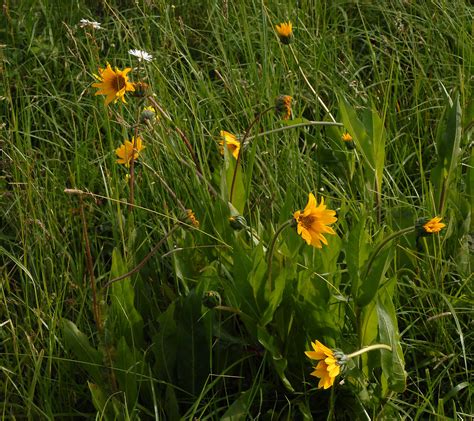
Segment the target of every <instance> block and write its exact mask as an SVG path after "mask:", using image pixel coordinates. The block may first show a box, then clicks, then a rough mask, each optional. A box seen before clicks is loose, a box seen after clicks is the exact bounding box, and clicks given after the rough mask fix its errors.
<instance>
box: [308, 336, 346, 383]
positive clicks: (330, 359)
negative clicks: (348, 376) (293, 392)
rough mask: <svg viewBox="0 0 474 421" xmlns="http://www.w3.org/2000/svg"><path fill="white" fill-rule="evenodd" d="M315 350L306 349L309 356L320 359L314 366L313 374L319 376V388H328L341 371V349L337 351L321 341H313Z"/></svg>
mask: <svg viewBox="0 0 474 421" xmlns="http://www.w3.org/2000/svg"><path fill="white" fill-rule="evenodd" d="M311 346H312V347H313V350H314V351H305V354H306V356H307V357H308V358H311V359H312V360H319V362H318V365H317V366H316V367H314V371H313V372H312V373H311V375H312V376H315V377H319V379H320V380H319V384H318V388H324V389H328V388H330V387H331V386H332V385H333V384H334V380H335V379H336V377H337V376H338V375H339V373H340V372H341V365H342V364H343V363H342V358H341V359H340V358H339V355H338V354H340V351H339V352H335V351H333V350H331V349H329V348H328V347H326V346H324V345H323V344H322V343H321V342H319V341H314V342H311Z"/></svg>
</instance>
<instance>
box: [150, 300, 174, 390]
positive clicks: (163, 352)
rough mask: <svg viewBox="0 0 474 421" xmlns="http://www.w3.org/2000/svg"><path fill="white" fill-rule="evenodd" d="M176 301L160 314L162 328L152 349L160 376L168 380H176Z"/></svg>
mask: <svg viewBox="0 0 474 421" xmlns="http://www.w3.org/2000/svg"><path fill="white" fill-rule="evenodd" d="M175 305H176V301H175V302H172V303H171V304H170V305H169V306H168V308H167V309H166V310H165V311H164V312H163V313H161V314H160V315H159V316H158V323H159V326H160V329H159V331H158V333H157V334H156V335H154V336H153V346H152V351H153V354H154V357H155V367H154V371H155V372H156V374H157V376H158V378H160V379H163V380H165V381H168V382H173V381H175V369H176V349H177V346H178V337H177V328H176V321H175V319H174V312H175Z"/></svg>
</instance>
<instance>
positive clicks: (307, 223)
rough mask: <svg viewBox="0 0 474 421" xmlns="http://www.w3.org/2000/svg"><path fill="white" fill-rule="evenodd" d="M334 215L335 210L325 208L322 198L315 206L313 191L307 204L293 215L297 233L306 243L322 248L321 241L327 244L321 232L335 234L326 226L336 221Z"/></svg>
mask: <svg viewBox="0 0 474 421" xmlns="http://www.w3.org/2000/svg"><path fill="white" fill-rule="evenodd" d="M335 215H336V212H335V211H333V210H327V209H326V205H325V204H324V198H321V203H320V204H319V206H316V198H315V197H314V195H313V193H310V194H309V199H308V204H307V205H306V207H305V209H304V211H296V212H295V213H294V214H293V217H294V218H295V220H296V222H297V224H298V227H297V230H298V234H300V235H301V237H303V239H304V240H305V241H306V243H307V244H311V245H312V246H314V247H317V248H319V249H320V248H322V245H321V242H322V243H324V244H326V245H327V244H328V242H327V240H326V238H325V237H324V235H323V234H332V235H335V234H336V233H335V232H334V230H333V229H332V228H331V227H329V226H328V225H330V224H332V223H334V222H336V221H337V218H336V217H335Z"/></svg>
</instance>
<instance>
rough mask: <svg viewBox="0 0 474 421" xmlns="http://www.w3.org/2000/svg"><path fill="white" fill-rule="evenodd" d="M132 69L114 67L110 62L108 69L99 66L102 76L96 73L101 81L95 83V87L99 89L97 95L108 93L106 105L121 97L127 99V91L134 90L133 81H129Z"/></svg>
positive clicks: (123, 99) (123, 100)
mask: <svg viewBox="0 0 474 421" xmlns="http://www.w3.org/2000/svg"><path fill="white" fill-rule="evenodd" d="M130 70H132V69H131V68H130V67H128V68H126V69H124V70H119V69H117V68H115V71H114V70H113V69H112V67H111V66H110V64H109V63H107V68H106V69H101V68H99V73H100V76H97V75H94V76H95V77H96V79H98V80H99V81H100V82H97V83H93V84H92V86H93V87H94V88H98V89H99V90H98V91H97V92H96V93H95V94H96V95H107V96H106V98H105V105H109V104H110V103H111V102H112V101H113V102H116V101H117V100H118V99H121V100H122V102H124V103H126V101H125V92H127V91H134V90H135V88H134V87H133V83H131V82H129V81H128V76H127V73H128V72H129V71H130Z"/></svg>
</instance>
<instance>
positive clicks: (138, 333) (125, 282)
mask: <svg viewBox="0 0 474 421" xmlns="http://www.w3.org/2000/svg"><path fill="white" fill-rule="evenodd" d="M126 272H127V267H126V265H125V263H124V262H123V259H122V256H121V254H120V252H119V251H118V249H117V248H115V249H114V250H113V253H112V268H111V277H112V278H115V277H118V276H120V275H122V274H123V273H126ZM134 300H135V290H134V288H133V286H132V282H131V280H130V278H125V279H122V280H121V281H118V282H115V283H113V284H112V286H111V287H110V302H111V303H110V309H109V311H108V314H107V319H106V328H107V329H108V330H109V331H111V332H113V334H114V338H115V340H117V341H118V340H119V338H122V337H125V339H126V340H127V344H128V345H129V346H130V347H131V348H132V349H134V348H141V347H143V344H144V340H143V319H142V317H141V315H140V313H138V311H137V310H136V308H135V303H134Z"/></svg>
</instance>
